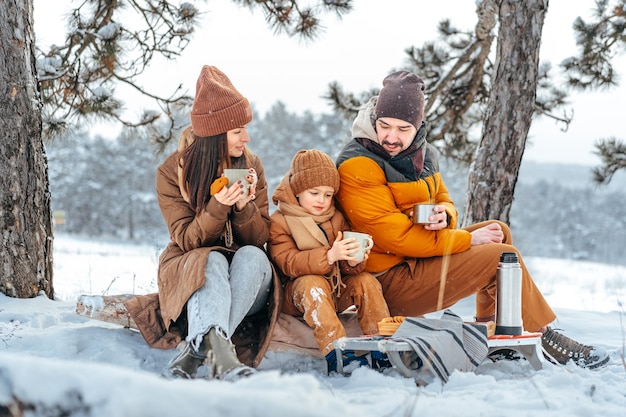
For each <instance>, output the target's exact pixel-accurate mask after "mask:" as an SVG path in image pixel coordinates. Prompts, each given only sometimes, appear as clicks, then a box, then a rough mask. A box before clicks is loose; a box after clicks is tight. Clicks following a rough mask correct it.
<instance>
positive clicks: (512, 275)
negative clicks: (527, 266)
mask: <svg viewBox="0 0 626 417" xmlns="http://www.w3.org/2000/svg"><path fill="white" fill-rule="evenodd" d="M496 294H497V296H496V334H500V335H510V336H519V335H521V334H522V330H523V326H522V268H521V267H520V264H519V260H518V259H517V254H516V253H515V252H502V255H501V256H500V264H499V265H498V270H497V274H496Z"/></svg>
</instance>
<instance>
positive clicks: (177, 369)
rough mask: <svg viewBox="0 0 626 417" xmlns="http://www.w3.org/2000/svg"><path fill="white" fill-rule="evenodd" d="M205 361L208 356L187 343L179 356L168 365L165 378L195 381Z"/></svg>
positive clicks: (164, 374)
mask: <svg viewBox="0 0 626 417" xmlns="http://www.w3.org/2000/svg"><path fill="white" fill-rule="evenodd" d="M185 343H186V342H185ZM205 359H206V355H204V354H203V353H202V352H198V351H196V349H194V347H193V346H192V344H191V343H186V346H185V347H184V348H183V349H181V350H180V351H179V352H178V355H176V356H175V357H174V358H173V359H172V360H171V361H170V362H169V363H168V364H167V368H166V369H165V370H164V371H163V376H164V377H165V378H169V379H173V378H182V379H193V378H195V377H196V373H197V372H198V368H199V367H200V366H201V365H202V363H203V362H204V360H205Z"/></svg>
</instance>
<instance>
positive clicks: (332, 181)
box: [269, 149, 389, 372]
mask: <svg viewBox="0 0 626 417" xmlns="http://www.w3.org/2000/svg"><path fill="white" fill-rule="evenodd" d="M338 190H339V173H338V171H337V168H336V167H335V163H334V162H333V160H332V159H331V158H330V157H329V156H328V155H327V154H325V153H323V152H320V151H318V150H315V149H309V150H301V151H299V152H298V153H297V154H296V155H295V156H294V158H293V160H292V161H291V169H290V170H289V172H287V174H286V175H285V177H284V178H283V179H282V181H281V183H280V184H279V185H278V187H277V188H276V190H275V191H274V194H273V195H272V201H273V202H274V204H276V205H277V207H278V210H276V211H275V212H274V213H272V217H271V219H272V221H271V224H270V240H269V251H270V256H271V258H272V259H273V261H274V263H275V264H276V266H277V267H278V269H279V271H280V272H281V273H282V274H281V275H282V279H283V281H284V282H283V283H284V288H285V293H284V294H285V300H284V303H283V307H282V311H283V312H284V313H286V314H290V315H292V316H296V317H302V316H303V317H304V320H305V321H306V323H307V324H308V325H309V326H310V327H311V328H312V329H313V334H314V337H315V340H316V341H317V344H318V346H319V349H320V351H321V352H322V354H323V355H324V356H325V357H326V361H327V363H328V370H329V372H330V371H334V370H336V366H337V358H336V356H335V350H334V346H333V342H334V341H335V340H337V339H339V338H341V337H344V336H346V331H345V329H344V327H343V325H342V323H341V321H340V320H339V318H338V317H337V312H341V311H344V310H345V309H346V308H348V307H350V306H352V305H354V306H356V307H357V318H358V322H359V325H360V327H361V330H362V331H363V333H364V334H376V333H378V322H379V321H380V320H382V319H383V318H386V317H389V309H388V308H387V303H386V302H385V299H384V298H383V294H382V288H381V285H380V283H379V282H378V280H377V279H376V278H375V277H374V276H373V275H371V274H369V273H367V272H365V262H366V260H367V255H368V253H369V250H368V251H367V252H366V255H365V258H364V260H363V261H361V262H360V263H359V262H357V261H355V259H354V257H352V256H351V254H353V253H355V252H357V250H358V243H355V239H354V238H347V239H342V234H343V233H342V232H343V231H345V230H348V224H347V222H346V220H345V218H344V216H343V215H342V214H341V212H339V211H338V210H335V206H334V196H335V194H336V193H337V191H338ZM384 356H385V355H383V354H381V353H380V352H376V353H374V352H373V353H372V362H374V363H373V365H374V367H376V365H379V366H388V361H387V360H386V358H385V357H384ZM342 361H343V364H344V366H347V365H349V364H350V363H352V362H357V363H358V364H359V366H360V365H367V364H368V362H367V358H366V357H365V356H360V357H358V356H356V355H355V353H354V352H353V351H344V355H343V358H342Z"/></svg>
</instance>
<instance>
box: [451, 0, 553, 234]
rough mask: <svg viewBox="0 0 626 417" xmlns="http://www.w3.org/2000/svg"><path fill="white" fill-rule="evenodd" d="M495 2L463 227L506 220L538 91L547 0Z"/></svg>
mask: <svg viewBox="0 0 626 417" xmlns="http://www.w3.org/2000/svg"><path fill="white" fill-rule="evenodd" d="M494 5H497V6H498V7H497V13H498V21H499V23H500V24H499V31H498V47H497V52H496V63H495V65H494V72H493V75H492V77H491V92H490V95H489V101H488V104H487V111H486V113H485V120H484V124H483V133H482V138H481V141H480V144H479V145H478V148H477V151H476V156H475V158H474V162H473V163H472V166H471V169H470V175H469V179H468V192H467V200H466V203H465V213H464V215H463V225H469V224H472V223H476V222H478V221H482V220H486V219H500V220H502V221H504V222H506V223H508V222H509V213H510V210H511V205H512V204H513V195H514V193H515V184H516V183H517V177H518V174H519V168H520V165H521V162H522V156H523V155H524V149H525V147H526V138H527V136H528V130H529V129H530V123H531V119H532V116H533V112H534V105H535V96H536V94H537V93H536V92H537V82H538V79H539V46H540V44H541V32H542V29H543V22H544V19H545V15H546V12H547V11H548V2H547V1H546V0H526V1H517V0H503V1H500V2H494Z"/></svg>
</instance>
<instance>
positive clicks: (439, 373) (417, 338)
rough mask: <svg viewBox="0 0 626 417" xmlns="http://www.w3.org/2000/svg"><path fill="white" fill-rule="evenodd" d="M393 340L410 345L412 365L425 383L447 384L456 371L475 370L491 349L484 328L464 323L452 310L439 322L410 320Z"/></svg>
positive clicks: (424, 319)
mask: <svg viewBox="0 0 626 417" xmlns="http://www.w3.org/2000/svg"><path fill="white" fill-rule="evenodd" d="M391 339H392V340H396V341H400V342H407V343H408V344H409V345H410V346H411V348H412V349H413V351H414V352H411V356H412V358H411V361H412V365H411V366H412V369H414V370H415V371H414V372H415V377H416V381H418V382H422V383H423V384H429V383H431V382H433V381H434V380H435V379H437V378H439V379H440V380H442V381H443V382H447V381H448V378H449V377H450V375H451V374H452V372H453V371H454V370H455V369H456V370H459V371H473V370H474V369H476V367H477V366H478V365H480V364H481V363H482V361H483V360H484V359H485V358H486V357H487V353H488V350H489V348H488V345H487V334H486V333H485V332H484V329H481V327H480V326H473V325H471V324H467V323H464V322H463V320H462V319H461V318H460V317H459V316H457V315H456V314H454V313H453V312H451V311H450V310H446V311H444V313H443V315H442V316H441V318H440V319H431V318H420V317H407V318H406V319H405V320H404V321H403V322H402V324H401V325H400V327H398V330H396V332H395V333H394V335H393V337H392V338H391ZM419 380H421V381H419Z"/></svg>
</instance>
